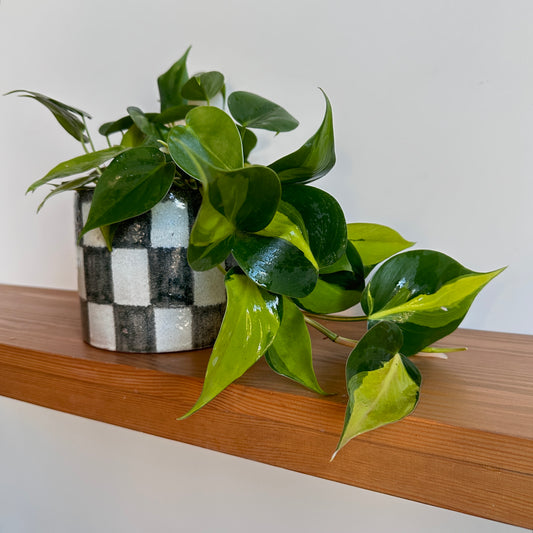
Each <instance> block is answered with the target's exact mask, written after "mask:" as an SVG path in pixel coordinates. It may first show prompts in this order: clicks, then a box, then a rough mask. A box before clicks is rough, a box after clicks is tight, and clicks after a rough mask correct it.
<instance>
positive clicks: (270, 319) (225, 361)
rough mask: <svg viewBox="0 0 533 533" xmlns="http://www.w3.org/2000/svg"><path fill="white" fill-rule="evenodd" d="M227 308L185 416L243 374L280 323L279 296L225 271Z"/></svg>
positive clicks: (234, 272)
mask: <svg viewBox="0 0 533 533" xmlns="http://www.w3.org/2000/svg"><path fill="white" fill-rule="evenodd" d="M225 283H226V292H227V298H228V300H227V302H228V303H227V307H226V314H225V315H224V320H223V321H222V326H221V328H220V332H219V334H218V337H217V340H216V342H215V345H214V346H213V352H212V353H211V357H210V359H209V363H208V365H207V371H206V374H205V380H204V387H203V390H202V393H201V395H200V397H199V398H198V400H197V402H196V404H195V405H194V407H193V408H192V409H191V410H190V411H189V412H188V413H187V414H186V415H184V416H183V417H182V418H185V417H187V416H189V415H191V414H193V413H194V412H195V411H197V410H198V409H200V408H201V407H203V406H204V405H205V404H206V403H208V402H210V401H211V400H212V399H213V398H214V397H215V396H216V395H217V394H219V393H220V392H222V391H223V390H224V389H225V388H226V387H227V386H228V385H229V384H231V383H233V381H235V380H236V379H237V378H239V377H240V376H242V375H243V374H244V372H246V370H248V369H249V368H250V367H251V366H252V365H253V364H254V363H255V362H256V361H258V360H259V359H260V358H261V356H262V355H263V354H264V353H265V351H266V350H267V349H268V348H269V347H270V345H271V344H272V342H273V341H274V338H275V337H276V334H277V332H278V329H279V325H280V321H281V318H280V312H279V306H280V299H279V297H278V296H275V295H273V294H270V293H269V292H267V291H265V290H264V289H261V288H260V287H258V286H257V285H256V284H255V283H253V282H252V281H250V280H249V279H248V278H247V277H246V276H244V275H242V274H237V273H236V271H235V270H234V269H232V270H230V271H229V272H228V273H227V274H226V279H225Z"/></svg>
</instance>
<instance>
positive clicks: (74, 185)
mask: <svg viewBox="0 0 533 533" xmlns="http://www.w3.org/2000/svg"><path fill="white" fill-rule="evenodd" d="M97 179H98V174H96V173H92V174H89V175H88V176H83V177H81V178H76V179H72V180H69V181H65V182H63V183H60V184H59V185H57V186H55V187H54V189H53V190H52V191H50V192H49V193H48V194H47V195H46V196H45V197H44V200H43V201H42V202H41V203H40V204H39V207H38V208H37V213H38V212H39V211H40V210H41V209H42V208H43V206H44V204H45V203H46V202H47V201H48V200H49V199H50V198H52V197H54V196H56V194H60V193H62V192H66V191H76V190H78V189H81V188H83V187H85V186H86V185H89V184H91V183H94V182H95V181H96V180H97Z"/></svg>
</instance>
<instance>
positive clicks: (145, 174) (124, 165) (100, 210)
mask: <svg viewBox="0 0 533 533" xmlns="http://www.w3.org/2000/svg"><path fill="white" fill-rule="evenodd" d="M174 169H175V167H174V165H173V164H172V163H167V162H166V160H165V156H164V154H162V153H161V152H160V151H159V150H157V149H156V148H148V147H143V148H132V149H130V150H128V151H126V152H124V153H122V154H120V155H118V156H117V157H116V158H115V159H114V160H113V161H112V162H111V164H110V165H109V166H108V167H107V169H106V170H105V171H104V173H103V174H102V175H101V176H100V178H99V180H98V183H97V185H96V188H95V191H94V196H93V201H92V204H91V209H90V211H89V215H88V217H87V223H86V224H85V226H84V228H83V230H82V232H81V235H83V234H85V233H87V232H88V231H89V230H91V229H95V228H98V227H100V226H106V225H108V224H113V223H115V222H121V221H122V220H127V219H128V218H132V217H135V216H137V215H141V214H142V213H145V212H146V211H149V210H150V209H151V208H152V207H154V205H156V204H157V203H158V202H160V201H161V200H162V199H163V197H164V196H165V194H166V193H167V192H168V190H169V189H170V186H171V185H172V181H173V179H174V172H175V170H174ZM81 235H80V237H81Z"/></svg>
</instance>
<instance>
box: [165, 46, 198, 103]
mask: <svg viewBox="0 0 533 533" xmlns="http://www.w3.org/2000/svg"><path fill="white" fill-rule="evenodd" d="M190 50H191V47H190V46H189V48H187V50H186V52H185V53H184V54H183V55H182V56H181V57H180V58H179V59H178V60H177V61H176V62H175V63H174V64H173V65H172V66H171V67H170V68H169V69H168V70H167V71H166V72H165V73H164V74H161V76H159V78H157V86H158V88H159V99H160V101H161V111H165V110H167V109H169V108H170V107H174V106H178V105H182V104H186V103H187V102H186V100H185V98H183V96H182V95H181V89H182V87H183V86H184V85H185V83H186V82H187V80H188V79H189V76H188V74H187V56H188V55H189V51H190Z"/></svg>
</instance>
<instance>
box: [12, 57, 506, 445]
mask: <svg viewBox="0 0 533 533" xmlns="http://www.w3.org/2000/svg"><path fill="white" fill-rule="evenodd" d="M188 53H189V50H187V52H186V53H185V54H184V55H183V56H182V57H181V58H180V59H179V60H178V61H177V62H176V63H175V64H174V65H173V66H172V67H171V68H170V69H169V70H168V71H167V72H166V73H164V74H163V75H161V76H160V77H159V78H158V88H159V96H160V109H159V111H157V112H152V113H145V112H143V111H141V110H140V109H139V108H137V107H129V108H128V114H127V115H126V116H124V117H122V118H120V119H118V120H115V121H113V122H108V123H105V124H104V125H102V126H101V127H100V129H99V132H100V133H101V134H102V135H104V136H105V137H106V138H107V140H108V143H109V146H108V147H107V148H105V149H102V150H95V148H94V145H93V142H92V140H91V138H90V135H89V132H88V129H87V125H86V119H87V118H88V115H87V114H86V113H85V112H83V111H81V110H78V109H76V108H73V107H71V106H67V105H65V104H62V103H61V102H59V101H57V100H55V99H51V98H49V97H46V96H44V95H41V94H39V93H33V92H28V91H18V94H19V95H21V96H27V97H30V98H33V99H36V100H38V101H39V102H40V103H42V104H44V105H45V106H46V107H47V108H48V109H49V110H50V111H51V112H52V113H53V114H54V116H55V117H56V118H57V120H58V121H59V122H60V124H61V125H62V126H63V127H64V128H65V129H66V130H67V132H68V133H70V134H71V135H73V136H74V137H75V138H76V139H78V140H79V141H80V142H81V144H82V146H83V147H84V149H85V151H86V153H85V154H84V155H81V156H78V157H76V158H74V159H71V160H69V161H65V162H63V163H61V164H59V165H58V166H56V167H55V168H54V169H52V170H51V171H50V172H48V173H47V174H46V175H45V176H44V177H43V178H41V179H40V180H38V181H36V182H35V183H34V184H33V185H31V186H30V188H29V189H28V190H29V191H34V190H35V189H37V188H38V187H40V186H42V185H44V184H52V186H53V188H52V191H51V192H50V193H49V194H48V196H47V197H46V198H45V200H47V199H48V198H50V197H51V196H54V195H56V194H58V193H60V192H64V191H69V190H75V191H79V192H81V194H82V195H83V194H92V202H91V205H90V210H89V211H88V214H87V217H86V220H83V221H82V222H81V223H80V228H79V229H80V231H79V239H82V240H83V239H84V237H85V236H87V235H88V234H89V232H95V231H97V232H100V233H99V234H98V235H99V238H100V239H102V242H103V243H105V245H106V246H107V248H108V249H109V250H112V249H113V246H115V240H116V238H117V234H118V233H117V232H120V224H123V223H124V222H125V221H131V220H136V219H138V217H140V216H141V217H142V216H144V214H145V213H147V212H150V210H153V209H154V208H157V206H158V205H160V204H161V202H164V201H166V200H165V198H167V195H168V193H169V191H176V190H181V191H187V194H193V195H196V198H197V202H198V208H197V211H196V210H195V216H194V217H193V218H194V222H193V225H192V228H191V230H190V234H189V235H188V248H187V261H188V265H189V266H190V268H192V269H193V270H194V271H195V272H215V273H216V272H218V271H223V274H224V282H225V289H226V294H227V307H226V309H225V315H224V319H223V321H222V325H221V327H220V330H219V331H218V336H217V338H216V341H215V343H214V347H213V350H212V354H211V358H210V360H209V364H208V367H207V371H206V374H205V381H204V387H203V390H202V393H201V395H200V397H199V398H198V400H197V402H196V404H195V405H194V406H193V407H192V408H191V409H190V411H189V412H188V413H186V414H185V415H184V417H187V416H190V415H191V414H192V413H194V412H196V411H197V410H198V409H200V408H201V407H202V406H204V405H205V404H207V403H208V402H209V401H210V400H212V399H213V398H214V397H215V396H216V395H217V394H219V393H220V392H221V391H222V390H224V388H226V387H227V386H228V385H230V384H231V383H232V382H233V381H235V380H236V379H237V378H239V377H240V376H241V375H242V374H243V373H244V372H246V370H247V369H248V368H249V367H251V366H252V365H253V364H254V363H255V362H256V361H258V360H259V359H260V358H261V357H265V359H266V361H267V362H268V364H269V365H270V367H271V368H272V369H273V370H274V371H275V372H277V373H279V374H281V375H283V376H286V377H288V378H290V379H292V380H294V381H296V382H298V383H299V384H301V385H303V386H305V387H307V388H309V389H311V390H313V391H315V392H316V393H318V394H324V391H323V390H322V389H321V387H320V385H319V383H318V380H317V377H316V376H315V373H314V371H313V365H312V353H311V342H310V339H309V331H308V326H310V327H314V328H317V329H318V330H319V331H321V332H322V333H323V334H324V335H325V336H326V337H328V338H330V339H331V340H332V341H334V342H340V343H341V344H345V345H347V346H350V347H353V350H352V351H351V353H350V354H349V356H348V358H347V364H346V385H347V392H348V398H349V399H348V405H347V410H346V417H345V424H344V429H343V431H342V435H341V437H340V440H339V444H338V448H337V451H338V450H339V449H340V448H341V447H342V446H344V445H345V444H346V443H347V442H348V441H349V440H350V439H352V438H353V437H355V436H357V435H359V434H361V433H363V432H365V431H369V430H372V429H374V428H377V427H379V426H382V425H384V424H387V423H391V422H394V421H397V420H399V419H401V418H403V417H404V416H406V415H408V414H409V413H411V412H412V411H413V409H414V408H415V406H416V403H417V401H418V397H419V390H420V383H421V376H420V372H419V371H418V369H417V368H416V366H415V365H414V363H413V362H412V360H411V358H410V357H411V356H413V355H415V354H417V353H419V352H421V351H426V352H432V351H435V350H436V351H439V352H440V351H443V349H442V348H438V349H434V348H432V347H431V345H432V344H433V343H434V342H435V341H437V340H439V339H441V338H443V337H444V336H446V335H448V334H449V333H451V332H452V331H453V330H455V329H456V328H457V327H458V325H459V324H460V323H461V321H462V319H463V318H464V316H465V315H466V313H467V311H468V309H469V308H470V305H471V304H472V302H473V300H474V298H475V297H476V295H477V294H478V293H479V291H480V290H481V289H482V288H483V287H484V286H485V285H486V284H487V283H488V282H489V281H490V280H491V279H493V278H494V277H495V276H497V275H498V274H499V273H500V272H501V269H500V270H496V271H493V272H488V273H478V272H474V271H471V270H469V269H467V268H465V267H463V266H462V265H460V264H459V263H458V262H456V261H455V260H454V259H452V258H450V257H448V256H446V255H444V254H442V253H440V252H436V251H431V250H413V251H404V250H405V249H406V248H409V247H410V246H411V245H412V244H413V243H411V242H408V241H406V240H405V239H403V238H402V237H401V236H400V235H399V234H398V233H397V232H395V231H394V230H392V229H390V228H387V227H384V226H381V225H377V224H366V223H364V224H363V223H355V224H347V223H346V220H345V217H344V214H343V211H342V208H341V207H340V205H339V203H338V202H337V201H336V200H335V199H334V198H333V197H332V196H331V195H330V194H328V193H326V192H325V191H323V190H321V189H319V188H316V187H315V186H312V185H310V183H311V182H313V181H315V180H317V179H319V178H320V177H322V176H324V175H325V174H326V173H327V172H329V171H330V170H331V168H332V167H333V165H334V164H335V151H334V138H333V119H332V109H331V105H330V102H329V100H328V98H327V96H326V94H325V93H323V94H324V100H325V112H324V116H323V120H322V122H321V124H320V126H319V128H318V130H317V131H316V132H315V133H314V134H313V135H312V136H311V137H310V138H309V140H308V141H307V142H306V143H304V145H303V146H302V147H301V148H299V149H298V150H296V151H295V152H293V153H290V154H288V155H286V156H284V157H282V158H280V159H278V160H277V161H274V162H270V161H269V162H267V163H268V164H266V165H260V164H257V163H255V162H253V156H252V152H253V149H254V147H255V145H256V143H257V137H256V135H255V134H254V133H253V130H255V129H263V130H268V131H272V132H274V133H276V134H278V133H281V132H288V131H291V130H293V129H294V128H296V127H297V126H298V121H297V120H296V119H295V118H294V117H293V116H292V115H290V114H289V113H288V112H287V111H286V110H285V109H283V108H282V107H280V106H279V105H277V104H275V103H273V102H271V101H269V100H267V99H265V98H263V97H260V96H258V95H255V94H252V93H249V92H244V91H236V92H232V93H231V94H229V96H228V97H227V101H226V85H225V81H224V76H223V75H222V74H221V73H220V72H216V71H212V72H203V73H199V74H196V75H194V76H192V77H189V76H188V73H187V67H186V61H187V56H188ZM215 97H217V98H219V99H221V100H222V106H221V107H217V106H214V105H211V104H212V101H213V99H214V98H215ZM200 104H201V105H200ZM226 107H227V111H226V110H225V109H226ZM115 134H119V136H118V137H117V140H118V144H113V143H112V142H111V141H110V137H111V136H112V135H115ZM65 178H66V179H65ZM88 191H90V192H89V193H88ZM41 205H42V204H41ZM171 266H172V265H171ZM174 266H175V265H174ZM210 290H214V289H212V288H211V289H210ZM357 303H360V304H361V307H362V310H363V314H362V315H361V316H353V317H346V316H344V317H342V318H339V316H338V315H335V313H337V312H339V311H343V310H346V309H349V308H351V307H352V306H354V305H355V304H357ZM317 318H318V319H323V320H345V321H346V320H348V321H349V320H353V321H356V320H357V321H359V320H366V321H367V322H368V331H367V333H366V334H365V335H364V336H363V338H361V339H359V340H357V341H356V340H353V339H345V338H342V337H339V336H338V335H336V334H335V333H334V332H333V331H332V330H331V329H330V328H327V327H325V326H324V324H323V321H322V322H318V321H317ZM184 417H183V418H184Z"/></svg>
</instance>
